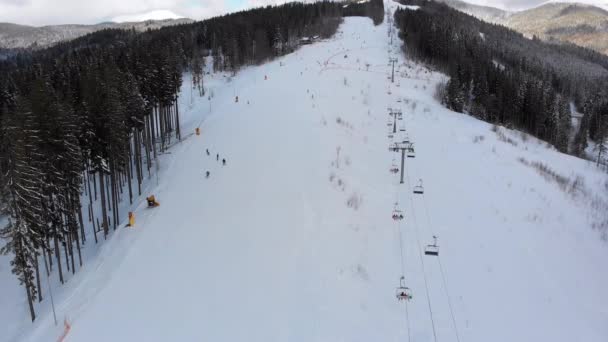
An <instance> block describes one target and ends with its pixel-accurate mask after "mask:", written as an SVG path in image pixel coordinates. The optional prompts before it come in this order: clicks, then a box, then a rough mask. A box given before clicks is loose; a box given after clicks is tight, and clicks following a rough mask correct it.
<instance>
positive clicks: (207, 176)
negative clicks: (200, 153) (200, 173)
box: [205, 148, 226, 178]
mask: <svg viewBox="0 0 608 342" xmlns="http://www.w3.org/2000/svg"><path fill="white" fill-rule="evenodd" d="M205 152H206V153H207V156H210V155H211V153H209V149H208V148H207V149H205ZM215 160H216V161H218V162H219V161H220V154H219V153H216V154H215ZM222 166H226V158H222ZM209 176H211V172H209V170H207V171H206V172H205V178H209Z"/></svg>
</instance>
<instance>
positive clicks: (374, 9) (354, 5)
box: [342, 0, 384, 25]
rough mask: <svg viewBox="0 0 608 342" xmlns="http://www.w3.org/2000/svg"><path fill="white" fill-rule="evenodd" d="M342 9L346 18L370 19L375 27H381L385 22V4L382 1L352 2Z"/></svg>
mask: <svg viewBox="0 0 608 342" xmlns="http://www.w3.org/2000/svg"><path fill="white" fill-rule="evenodd" d="M345 6H346V7H345ZM342 9H343V10H342V12H343V15H344V16H345V17H352V16H358V17H370V18H371V19H372V20H373V22H374V25H380V24H382V21H383V20H384V2H383V1H382V0H369V1H366V2H360V1H352V2H351V3H345V4H344V5H342Z"/></svg>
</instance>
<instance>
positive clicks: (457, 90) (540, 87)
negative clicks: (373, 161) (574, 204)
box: [395, 0, 608, 155]
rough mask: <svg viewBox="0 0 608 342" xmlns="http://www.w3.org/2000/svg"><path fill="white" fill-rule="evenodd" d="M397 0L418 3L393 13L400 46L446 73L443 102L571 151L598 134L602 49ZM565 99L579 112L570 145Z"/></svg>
mask: <svg viewBox="0 0 608 342" xmlns="http://www.w3.org/2000/svg"><path fill="white" fill-rule="evenodd" d="M401 2H402V3H404V4H410V5H418V6H420V9H419V10H415V11H413V10H398V11H397V12H396V13H395V22H396V25H397V26H398V27H399V29H400V36H401V38H402V39H403V40H404V42H405V45H404V48H405V49H406V53H407V54H408V55H410V56H413V57H414V58H417V59H418V60H420V61H422V62H424V63H427V64H430V65H433V66H435V67H436V68H438V69H439V70H441V71H443V72H445V73H446V74H448V75H449V76H450V80H449V81H448V83H447V85H446V87H445V89H440V93H441V94H439V95H440V97H441V99H442V101H443V103H444V104H445V105H446V106H447V107H448V108H450V109H452V110H454V111H458V112H466V113H469V114H471V115H473V116H475V117H478V118H480V119H482V120H486V121H489V122H494V123H499V124H503V125H507V126H511V127H515V128H518V129H521V130H523V131H526V132H528V133H530V134H532V135H534V136H536V137H538V138H540V139H543V140H545V141H548V142H549V143H551V144H553V145H554V146H555V147H556V148H558V149H559V150H561V151H564V152H571V153H575V154H578V155H580V154H582V152H583V150H584V149H585V147H586V146H587V139H588V137H591V139H594V140H595V141H596V142H600V141H605V139H606V135H607V133H608V132H607V129H606V127H607V126H606V125H604V124H602V120H603V121H604V122H606V121H608V117H607V116H608V112H607V111H606V108H607V105H608V57H607V56H604V55H601V54H599V53H597V52H594V51H591V50H588V49H584V48H581V47H577V46H574V45H555V44H550V43H545V42H542V41H540V40H538V39H536V38H534V39H526V38H524V37H523V36H522V35H521V34H519V33H517V32H514V31H512V30H510V29H507V28H505V27H503V26H499V25H494V24H489V23H486V22H483V21H480V20H478V19H476V18H474V17H472V16H469V15H467V14H465V13H462V12H459V11H457V10H455V9H452V8H450V7H448V6H447V5H445V4H443V3H437V2H434V1H422V0H402V1H401ZM571 102H574V104H575V105H576V107H577V108H578V109H579V110H582V111H583V113H584V118H583V120H582V121H583V123H584V124H582V125H581V129H580V130H579V131H578V132H577V137H576V139H574V142H573V143H572V144H570V140H571V139H570V138H571V137H572V135H573V133H574V132H573V130H572V127H571V117H570V116H571V110H570V103H571ZM602 118H603V119H602ZM590 133H591V135H590Z"/></svg>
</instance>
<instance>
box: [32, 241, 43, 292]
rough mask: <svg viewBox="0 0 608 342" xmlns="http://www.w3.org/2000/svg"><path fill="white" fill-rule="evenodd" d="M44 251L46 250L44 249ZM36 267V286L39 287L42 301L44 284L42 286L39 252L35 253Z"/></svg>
mask: <svg viewBox="0 0 608 342" xmlns="http://www.w3.org/2000/svg"><path fill="white" fill-rule="evenodd" d="M42 253H44V251H42ZM34 269H35V270H36V286H37V287H38V302H42V286H40V268H39V266H38V253H37V252H35V253H34Z"/></svg>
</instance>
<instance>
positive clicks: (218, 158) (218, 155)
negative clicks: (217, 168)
mask: <svg viewBox="0 0 608 342" xmlns="http://www.w3.org/2000/svg"><path fill="white" fill-rule="evenodd" d="M215 160H218V161H219V160H220V154H219V153H218V154H216V155H215Z"/></svg>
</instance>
